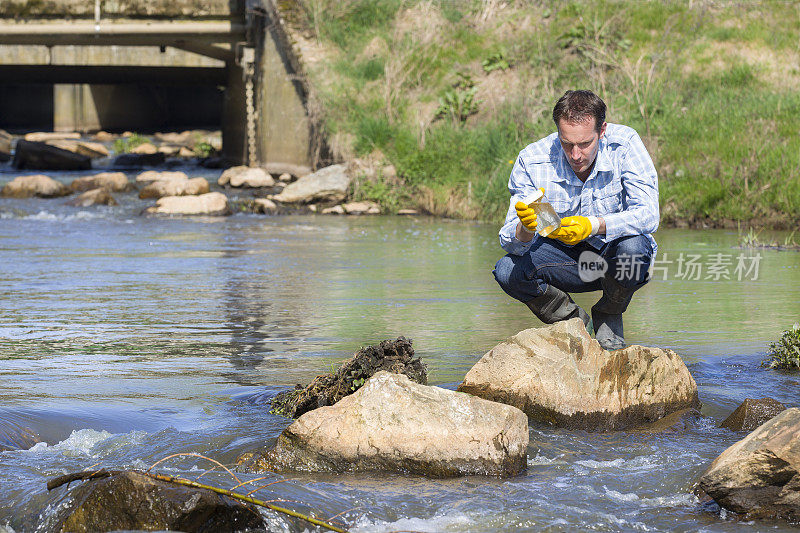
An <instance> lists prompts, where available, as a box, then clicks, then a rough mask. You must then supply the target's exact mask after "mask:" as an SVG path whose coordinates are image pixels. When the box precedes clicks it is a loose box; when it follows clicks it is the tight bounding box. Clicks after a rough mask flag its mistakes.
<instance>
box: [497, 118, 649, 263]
mask: <svg viewBox="0 0 800 533" xmlns="http://www.w3.org/2000/svg"><path fill="white" fill-rule="evenodd" d="M539 187H544V194H545V196H546V198H547V200H548V201H549V202H550V204H552V206H553V208H554V209H555V210H556V213H558V215H559V216H560V217H561V218H564V217H568V216H573V215H581V216H585V217H588V216H596V217H603V218H604V219H605V221H606V234H605V235H595V236H593V237H589V238H588V239H586V242H587V243H589V244H590V245H592V246H593V247H595V248H597V249H600V248H601V247H602V246H603V244H605V243H606V242H609V241H613V240H614V239H618V238H620V237H624V236H626V235H646V236H647V238H648V239H649V240H650V244H651V245H652V246H653V254H654V255H655V252H656V250H657V246H656V241H655V239H653V236H652V235H651V233H653V232H655V231H656V229H658V222H659V212H658V175H657V174H656V169H655V167H654V166H653V161H652V160H651V159H650V155H649V154H648V153H647V149H645V147H644V144H643V143H642V140H641V139H640V138H639V134H637V133H636V131H634V130H633V129H632V128H629V127H628V126H622V125H620V124H608V125H607V127H606V133H605V135H604V136H603V138H602V139H600V147H599V148H598V151H597V159H596V160H595V163H594V168H593V169H592V173H591V174H590V175H589V177H588V178H587V179H586V182H585V183H584V182H582V181H581V180H579V179H578V177H577V176H576V175H575V172H574V171H573V170H572V167H570V166H569V162H568V161H567V157H566V155H564V150H562V148H561V143H560V142H559V140H558V133H553V134H551V135H548V136H547V137H545V138H544V139H542V140H540V141H537V142H535V143H533V144H529V145H528V146H526V147H525V148H524V149H523V150H522V151H521V152H520V153H519V157H518V158H517V161H516V163H514V168H513V169H511V178H510V179H509V180H508V190H509V191H510V192H511V205H510V206H509V209H508V214H507V215H506V221H505V224H503V227H502V228H501V229H500V246H502V247H503V249H504V250H505V251H506V252H508V253H510V254H514V255H522V254H524V253H525V252H527V251H528V250H529V249H530V247H531V244H533V243H534V242H535V241H536V239H542V238H544V237H540V236H539V235H538V234H536V235H535V236H534V238H533V240H532V241H531V242H522V241H520V240H518V239H517V238H516V237H515V236H514V234H515V231H516V228H517V223H518V222H519V218H517V210H516V209H514V204H516V203H517V201H518V200H521V199H522V198H524V197H525V196H527V195H529V194H531V193H532V192H534V191H535V190H536V189H538V188H539Z"/></svg>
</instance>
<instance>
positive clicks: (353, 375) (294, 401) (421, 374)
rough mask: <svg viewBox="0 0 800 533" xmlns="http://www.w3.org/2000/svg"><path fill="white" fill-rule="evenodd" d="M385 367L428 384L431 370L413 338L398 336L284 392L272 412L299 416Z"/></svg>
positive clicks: (342, 394)
mask: <svg viewBox="0 0 800 533" xmlns="http://www.w3.org/2000/svg"><path fill="white" fill-rule="evenodd" d="M381 370H386V371H388V372H394V373H395V374H403V375H405V376H408V377H409V378H410V379H411V380H412V381H414V382H416V383H420V384H422V385H425V384H427V383H428V369H427V368H426V367H425V363H423V362H422V361H421V360H420V358H419V357H417V358H415V357H414V348H413V347H412V346H411V341H410V340H408V339H406V338H405V337H398V338H397V340H395V341H389V340H385V341H381V342H380V343H378V344H374V345H372V346H367V347H366V348H361V349H360V350H359V351H358V352H356V353H355V355H353V357H351V358H350V359H348V360H347V361H345V362H344V363H342V366H340V367H339V369H338V370H337V371H336V372H332V373H330V374H323V375H321V376H317V377H316V378H315V379H314V381H313V382H311V384H310V385H308V386H307V387H305V388H304V387H302V386H300V385H298V386H297V388H295V389H294V390H291V391H286V392H281V393H279V394H278V395H277V396H275V398H274V399H273V400H272V409H271V410H270V412H271V413H273V414H276V415H281V416H285V417H287V418H297V417H298V416H300V415H302V414H304V413H307V412H309V411H311V410H314V409H317V408H318V407H322V406H325V405H333V404H334V403H336V402H338V401H339V400H341V399H342V398H344V397H345V396H347V395H348V394H352V393H353V392H355V391H356V390H358V388H359V387H361V385H363V384H364V382H365V381H366V380H367V379H368V378H370V377H371V376H372V375H373V374H375V373H376V372H379V371H381Z"/></svg>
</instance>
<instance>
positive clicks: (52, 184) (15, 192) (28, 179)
mask: <svg viewBox="0 0 800 533" xmlns="http://www.w3.org/2000/svg"><path fill="white" fill-rule="evenodd" d="M71 193H72V191H71V190H70V189H69V187H67V186H66V185H64V184H63V183H60V182H58V181H56V180H54V179H53V178H51V177H49V176H45V175H44V174H35V175H33V176H18V177H16V178H14V179H13V180H12V181H10V182H9V183H7V184H6V185H5V187H3V190H2V191H0V196H2V197H4V198H30V197H32V196H38V197H40V198H57V197H59V196H67V195H68V194H71Z"/></svg>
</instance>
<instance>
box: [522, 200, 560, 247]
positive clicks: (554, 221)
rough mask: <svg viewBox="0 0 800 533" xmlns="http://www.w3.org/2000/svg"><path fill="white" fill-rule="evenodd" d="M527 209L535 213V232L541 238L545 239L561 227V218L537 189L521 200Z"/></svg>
mask: <svg viewBox="0 0 800 533" xmlns="http://www.w3.org/2000/svg"><path fill="white" fill-rule="evenodd" d="M523 201H524V202H525V203H526V204H527V205H528V207H530V208H531V209H533V211H534V213H536V232H537V233H538V234H539V235H541V236H542V237H547V236H548V235H550V234H551V233H553V232H554V231H555V230H557V229H558V228H560V227H561V217H559V216H558V213H556V210H555V209H553V206H552V205H550V203H549V202H548V201H547V199H546V198H545V197H544V193H543V192H542V191H541V190H540V189H537V190H536V192H534V193H533V194H531V195H530V196H526V197H525V199H524V200H523Z"/></svg>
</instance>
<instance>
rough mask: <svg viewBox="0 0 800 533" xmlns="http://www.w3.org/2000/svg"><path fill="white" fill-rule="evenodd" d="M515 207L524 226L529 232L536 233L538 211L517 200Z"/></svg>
mask: <svg viewBox="0 0 800 533" xmlns="http://www.w3.org/2000/svg"><path fill="white" fill-rule="evenodd" d="M514 209H516V210H517V217H518V218H519V221H520V223H521V224H522V227H523V228H524V229H525V230H526V231H527V232H528V233H536V213H535V212H534V211H533V208H532V207H528V205H527V204H526V203H525V202H517V203H516V204H514Z"/></svg>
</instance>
